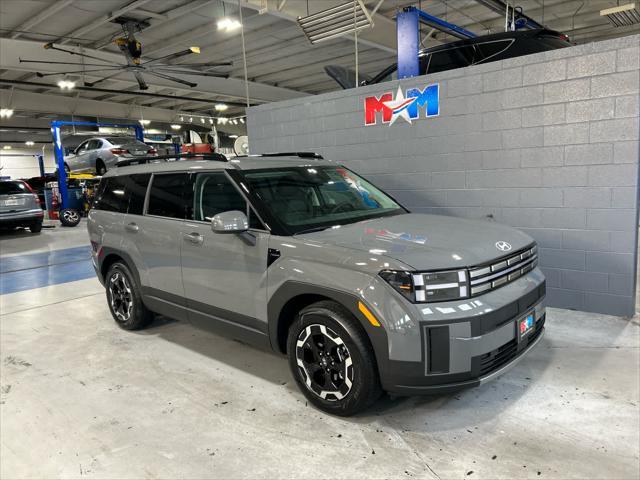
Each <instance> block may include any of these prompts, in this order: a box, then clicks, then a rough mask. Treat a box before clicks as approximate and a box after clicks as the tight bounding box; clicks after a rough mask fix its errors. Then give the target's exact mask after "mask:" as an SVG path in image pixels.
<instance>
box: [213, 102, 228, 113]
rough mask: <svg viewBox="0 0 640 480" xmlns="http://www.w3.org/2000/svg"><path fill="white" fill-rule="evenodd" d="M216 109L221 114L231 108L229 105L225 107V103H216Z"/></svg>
mask: <svg viewBox="0 0 640 480" xmlns="http://www.w3.org/2000/svg"><path fill="white" fill-rule="evenodd" d="M214 108H215V109H216V110H217V111H219V112H224V111H225V110H226V109H228V108H229V105H225V104H224V103H216V104H215V106H214Z"/></svg>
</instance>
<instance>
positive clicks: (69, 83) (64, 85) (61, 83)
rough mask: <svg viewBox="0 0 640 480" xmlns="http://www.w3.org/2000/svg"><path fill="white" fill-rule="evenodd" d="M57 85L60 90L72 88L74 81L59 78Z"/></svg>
mask: <svg viewBox="0 0 640 480" xmlns="http://www.w3.org/2000/svg"><path fill="white" fill-rule="evenodd" d="M58 87H60V90H73V89H74V88H75V87H76V82H72V81H71V80H60V81H59V82H58Z"/></svg>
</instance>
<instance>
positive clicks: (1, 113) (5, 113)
mask: <svg viewBox="0 0 640 480" xmlns="http://www.w3.org/2000/svg"><path fill="white" fill-rule="evenodd" d="M11 115H13V109H11V108H0V117H2V118H9V117H11Z"/></svg>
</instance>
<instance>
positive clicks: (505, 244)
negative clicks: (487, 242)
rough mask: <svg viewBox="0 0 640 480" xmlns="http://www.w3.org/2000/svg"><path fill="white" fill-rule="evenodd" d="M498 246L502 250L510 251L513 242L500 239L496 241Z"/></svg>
mask: <svg viewBox="0 0 640 480" xmlns="http://www.w3.org/2000/svg"><path fill="white" fill-rule="evenodd" d="M496 248H497V249H498V250H500V251H501V252H508V251H509V250H511V244H510V243H508V242H505V241H504V240H500V241H499V242H496Z"/></svg>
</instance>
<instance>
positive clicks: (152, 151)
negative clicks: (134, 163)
mask: <svg viewBox="0 0 640 480" xmlns="http://www.w3.org/2000/svg"><path fill="white" fill-rule="evenodd" d="M147 153H148V154H149V155H157V154H158V150H156V149H155V148H150V149H149V150H147Z"/></svg>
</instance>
